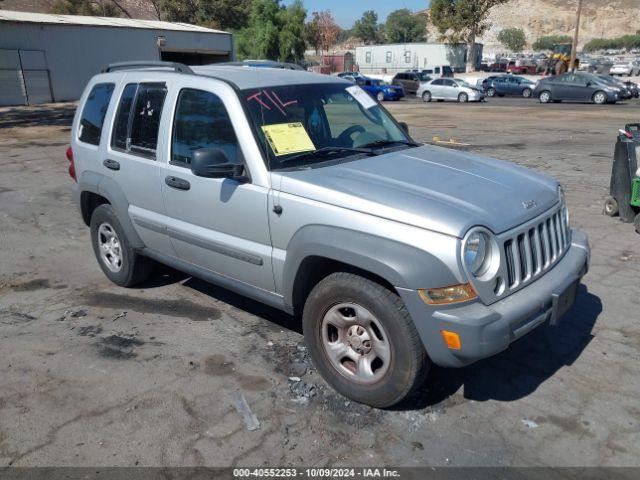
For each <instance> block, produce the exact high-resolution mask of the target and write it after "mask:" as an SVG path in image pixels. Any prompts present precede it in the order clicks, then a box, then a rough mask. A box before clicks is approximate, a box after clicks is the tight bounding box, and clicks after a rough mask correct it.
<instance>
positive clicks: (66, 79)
mask: <svg viewBox="0 0 640 480" xmlns="http://www.w3.org/2000/svg"><path fill="white" fill-rule="evenodd" d="M0 29H1V30H2V35H0V49H7V50H13V51H17V50H20V51H23V50H24V51H32V50H39V51H41V52H43V58H44V60H45V61H46V69H48V78H47V82H48V83H49V84H50V86H51V96H52V99H53V101H69V100H77V99H78V98H80V95H81V94H82V91H83V89H84V87H85V85H86V84H87V82H88V80H89V79H90V78H91V77H92V76H93V75H95V74H96V73H98V72H99V71H100V68H101V67H102V66H104V65H106V64H108V63H113V62H122V61H131V60H159V59H160V51H159V48H158V37H159V36H163V37H165V39H166V40H165V46H164V47H163V48H165V49H171V50H172V51H185V52H203V53H212V54H219V55H221V57H222V58H224V59H225V60H227V59H231V56H232V50H233V47H232V37H231V35H227V34H223V33H202V32H183V31H174V30H153V29H133V28H126V27H98V26H83V25H49V24H34V23H19V22H1V23H0ZM9 57H11V55H8V56H7V58H4V57H1V58H0V62H4V63H2V64H0V65H10V66H15V63H14V62H13V60H12V57H11V58H9ZM2 58H4V60H3V59H2ZM29 61H30V62H31V61H33V62H35V63H32V65H37V59H34V58H30V59H29ZM16 70H19V69H16V68H13V67H12V68H7V69H3V67H2V66H0V76H2V81H0V89H6V91H7V93H6V97H7V98H9V97H10V96H11V98H15V99H16V103H15V104H21V103H22V104H24V103H25V96H26V92H22V93H20V92H19V90H17V89H16V81H15V77H16V75H18V73H17V71H16ZM5 72H6V73H5ZM37 72H39V73H37ZM12 79H13V80H12ZM4 80H7V81H4ZM25 83H26V85H27V86H31V87H32V88H33V89H35V91H37V92H40V93H42V88H41V87H43V86H44V85H45V83H46V82H45V77H44V74H43V70H42V69H37V68H34V69H31V70H29V73H26V75H25V80H24V81H23V84H25ZM3 91H4V90H3ZM21 95H22V96H21ZM34 98H35V96H34ZM45 101H47V100H46V98H45ZM32 103H33V102H32Z"/></svg>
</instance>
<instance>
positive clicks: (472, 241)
mask: <svg viewBox="0 0 640 480" xmlns="http://www.w3.org/2000/svg"><path fill="white" fill-rule="evenodd" d="M490 259H491V240H490V238H489V236H488V235H487V234H486V233H484V232H473V233H472V234H471V235H469V237H468V238H467V241H466V242H465V244H464V261H465V264H466V266H467V269H468V270H469V272H471V273H472V274H473V275H474V276H476V277H480V276H482V275H483V274H484V273H485V272H486V271H487V268H488V267H489V263H490Z"/></svg>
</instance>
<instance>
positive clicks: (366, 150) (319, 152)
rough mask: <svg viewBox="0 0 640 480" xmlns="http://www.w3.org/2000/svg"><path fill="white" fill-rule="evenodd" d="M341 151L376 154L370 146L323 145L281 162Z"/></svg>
mask: <svg viewBox="0 0 640 480" xmlns="http://www.w3.org/2000/svg"><path fill="white" fill-rule="evenodd" d="M340 152H353V153H364V154H367V155H375V153H374V152H373V150H371V149H370V148H351V147H322V148H319V149H318V150H314V151H312V152H303V153H299V154H297V155H294V156H293V157H289V158H285V159H283V160H282V161H281V162H280V164H281V165H283V164H285V163H289V162H293V161H295V160H301V159H311V158H314V157H321V156H323V155H330V154H332V153H340Z"/></svg>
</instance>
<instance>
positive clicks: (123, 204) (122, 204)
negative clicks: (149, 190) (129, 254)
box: [78, 172, 144, 249]
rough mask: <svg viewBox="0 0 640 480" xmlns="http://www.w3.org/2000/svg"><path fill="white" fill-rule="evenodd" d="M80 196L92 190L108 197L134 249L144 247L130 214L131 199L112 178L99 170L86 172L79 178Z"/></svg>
mask: <svg viewBox="0 0 640 480" xmlns="http://www.w3.org/2000/svg"><path fill="white" fill-rule="evenodd" d="M78 191H79V192H80V198H81V196H82V192H92V193H95V194H97V195H100V196H101V197H104V198H106V199H107V200H108V201H109V203H110V204H111V206H112V207H113V209H114V211H115V212H116V215H117V216H118V220H119V221H120V225H121V226H122V228H123V229H124V232H125V235H126V236H127V240H129V243H130V244H131V246H132V247H133V248H134V249H142V248H144V243H143V242H142V240H141V239H140V236H139V235H138V232H136V229H135V227H134V226H133V222H132V221H131V217H130V216H129V201H128V200H127V196H126V195H125V193H124V191H123V190H122V188H120V186H119V185H118V184H117V183H116V182H115V181H114V180H113V179H111V178H109V177H106V176H104V175H102V174H100V173H97V172H84V173H83V174H82V176H81V177H80V178H79V179H78Z"/></svg>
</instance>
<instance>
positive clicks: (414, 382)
mask: <svg viewBox="0 0 640 480" xmlns="http://www.w3.org/2000/svg"><path fill="white" fill-rule="evenodd" d="M302 324H303V330H304V337H305V342H306V344H307V347H308V348H309V353H310V355H311V358H312V359H313V361H314V363H315V365H316V367H317V368H318V371H319V372H320V373H321V374H322V376H323V377H324V378H325V379H326V380H327V382H328V383H330V384H331V386H333V388H335V389H336V390H337V391H338V392H340V393H341V394H342V395H344V396H346V397H349V398H351V399H353V400H355V401H357V402H361V403H366V404H368V405H371V406H374V407H390V406H392V405H395V404H397V403H399V402H401V401H402V400H404V399H405V398H407V397H408V396H409V395H411V394H412V393H413V392H414V391H415V389H416V388H417V387H419V386H420V385H421V384H422V383H423V382H424V379H425V378H426V375H427V372H428V369H429V365H430V361H429V358H428V356H427V353H426V352H425V350H424V348H423V346H422V342H421V340H420V337H419V335H418V332H417V331H416V329H415V326H414V325H413V322H412V320H411V318H410V316H409V312H408V311H407V309H406V307H405V306H404V303H403V302H402V300H401V299H400V297H398V296H397V295H396V294H395V293H394V292H392V291H390V290H388V289H386V288H384V287H383V286H381V285H379V284H377V283H375V282H373V281H371V280H368V279H366V278H364V277H361V276H358V275H355V274H352V273H346V272H338V273H333V274H331V275H329V276H327V277H326V278H324V279H323V280H322V281H320V283H318V284H317V285H316V286H315V287H314V289H313V290H312V291H311V293H310V294H309V297H308V298H307V301H306V303H305V306H304V312H303V315H302Z"/></svg>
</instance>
